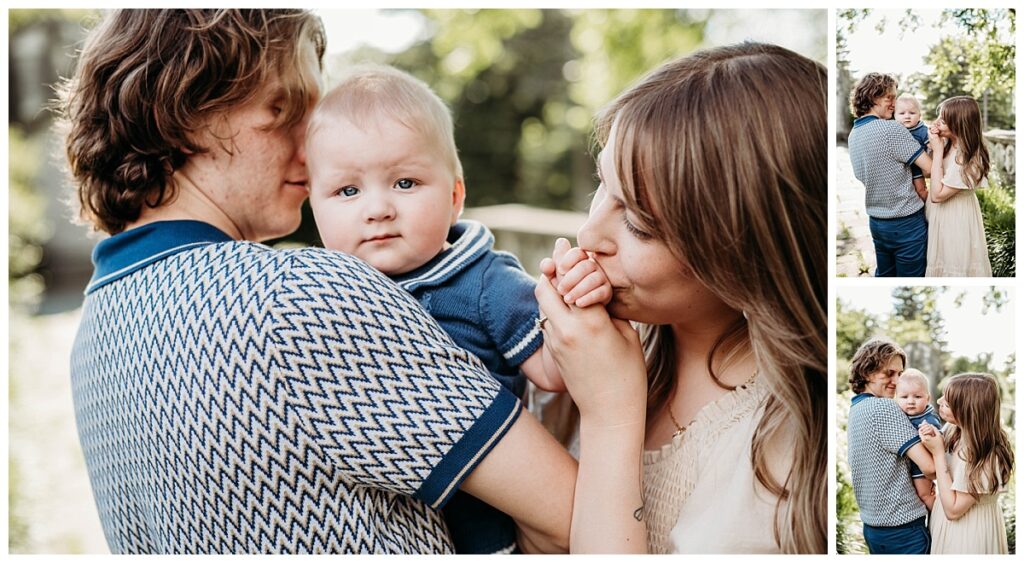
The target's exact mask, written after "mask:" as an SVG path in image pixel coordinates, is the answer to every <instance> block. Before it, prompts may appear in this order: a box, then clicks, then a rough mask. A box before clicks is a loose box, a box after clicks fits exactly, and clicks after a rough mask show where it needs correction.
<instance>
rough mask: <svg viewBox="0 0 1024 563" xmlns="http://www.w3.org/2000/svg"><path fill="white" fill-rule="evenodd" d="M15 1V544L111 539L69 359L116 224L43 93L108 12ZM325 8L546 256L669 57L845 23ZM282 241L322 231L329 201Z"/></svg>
mask: <svg viewBox="0 0 1024 563" xmlns="http://www.w3.org/2000/svg"><path fill="white" fill-rule="evenodd" d="M9 14H10V15H9V24H10V25H9V34H10V35H9V37H8V46H9V49H10V59H9V60H10V74H9V80H10V83H9V85H8V88H9V92H10V104H9V119H10V123H9V133H10V153H9V157H10V171H9V183H10V214H9V221H10V241H11V242H10V248H9V250H10V254H9V256H10V258H9V260H10V262H9V265H10V287H11V294H10V295H11V297H10V300H11V303H10V304H11V314H10V411H9V429H10V452H9V453H10V458H9V460H10V461H9V475H10V489H9V506H8V507H9V516H10V520H9V522H10V524H9V530H8V531H9V537H10V551H11V552H15V553H103V552H106V550H107V548H106V543H105V542H104V539H103V535H102V531H101V530H100V527H99V523H98V517H97V515H96V510H95V506H94V505H93V501H92V497H91V492H90V489H89V484H88V478H87V475H86V472H85V467H84V464H83V461H82V457H81V452H80V449H79V446H78V440H77V435H76V433H75V428H74V420H73V415H72V404H71V398H70V390H69V385H68V368H67V366H68V356H69V350H70V346H71V340H72V338H73V337H74V332H75V329H76V327H77V324H78V319H79V317H80V312H79V307H80V306H81V300H82V289H83V288H84V287H85V284H86V281H87V279H88V277H89V275H90V274H91V265H90V262H89V254H90V252H91V249H92V247H93V245H95V243H96V242H97V241H98V240H99V237H98V236H96V235H90V234H89V233H88V231H87V230H86V229H85V228H84V227H82V226H75V225H72V223H71V222H70V221H69V218H70V217H71V215H72V213H71V211H70V209H69V207H68V206H67V205H65V204H64V203H63V201H64V200H66V199H68V198H69V197H70V195H71V193H70V191H69V190H68V188H67V186H66V184H65V183H64V180H63V172H62V162H61V159H60V155H61V152H62V148H61V146H60V142H59V140H58V139H56V138H55V137H54V135H53V134H52V133H51V125H52V114H51V113H50V112H48V111H46V110H45V109H44V108H45V106H46V105H47V103H48V102H49V100H50V99H51V98H52V95H53V89H52V87H53V85H54V84H55V83H56V82H57V80H58V76H67V75H68V74H69V73H70V72H71V70H72V69H73V65H74V53H75V52H76V49H78V48H80V47H81V42H82V38H83V36H84V30H85V29H86V28H88V27H89V26H91V25H92V24H93V23H94V22H95V20H96V16H97V13H96V12H94V11H89V10H11V11H10V12H9ZM319 14H320V15H321V18H322V19H323V21H324V24H325V27H326V30H327V36H328V56H327V60H326V67H327V71H328V81H329V82H330V77H331V76H337V74H338V71H339V70H340V69H343V68H344V67H345V66H346V65H349V64H352V63H354V62H363V61H374V62H383V63H389V64H394V65H396V66H398V67H400V68H402V69H405V70H408V71H409V72H411V73H413V74H414V75H416V76H418V77H420V78H421V79H423V80H424V81H426V82H427V83H428V84H429V85H430V86H431V87H433V88H434V89H435V90H436V91H437V92H438V93H439V95H440V96H441V97H442V98H443V99H444V100H445V101H446V102H447V103H448V104H449V105H450V107H451V109H452V112H453V115H454V117H455V123H456V129H455V131H456V142H457V144H458V146H459V149H460V155H461V158H462V161H463V166H464V168H465V172H466V179H467V189H468V195H467V205H468V206H469V208H468V209H467V210H466V213H465V215H466V216H467V217H471V218H475V219H478V220H481V221H483V222H485V223H486V224H488V226H490V227H491V228H492V230H494V231H495V235H496V238H497V245H498V246H499V247H500V248H502V249H506V250H510V251H512V252H515V253H517V254H518V255H519V256H520V258H521V260H522V262H523V263H524V265H525V266H526V267H527V268H530V269H535V267H536V263H537V260H538V259H539V257H540V256H541V255H543V254H544V253H546V252H548V251H550V248H551V241H552V240H553V238H554V237H556V236H569V237H572V236H573V235H574V234H575V231H576V228H577V227H578V226H579V225H580V224H581V222H582V220H583V213H582V212H583V211H584V210H585V209H586V207H587V204H588V199H589V195H590V193H591V192H592V191H593V189H594V187H595V183H594V179H593V174H594V168H593V161H592V154H591V148H592V147H591V143H590V140H589V138H590V137H589V136H590V128H591V118H592V116H593V115H594V112H595V111H597V110H598V109H599V108H600V107H601V106H602V105H603V104H605V103H606V102H608V101H610V100H611V99H612V98H613V97H614V96H615V95H616V94H617V93H618V92H620V91H621V90H623V89H624V88H625V87H626V86H627V85H628V84H629V83H631V82H632V81H634V80H636V79H637V78H638V77H639V76H640V75H642V74H643V73H644V72H646V71H648V70H651V69H653V68H654V67H656V66H657V65H658V64H659V63H661V62H663V61H665V60H667V59H670V58H674V57H678V56H682V55H685V54H687V53H690V52H692V51H693V50H695V49H699V48H701V47H709V46H715V45H722V44H727V43H733V42H737V41H742V40H748V39H749V40H757V41H765V42H772V43H777V44H780V45H783V46H785V47H788V48H790V49H793V50H795V51H797V52H799V53H802V54H804V55H806V56H808V57H811V58H813V59H815V60H818V61H819V62H821V63H822V64H824V63H826V59H827V56H826V41H825V38H826V34H827V33H829V30H828V29H827V18H826V12H825V10H772V11H748V10H723V11H718V10H693V11H687V10H395V11H330V10H324V11H319ZM158 31H159V30H154V32H158ZM780 103H781V102H780ZM277 242H279V243H284V244H293V245H295V244H298V245H304V244H317V242H318V241H317V240H316V233H315V229H314V227H313V224H312V217H311V216H310V215H309V214H307V216H306V220H305V221H304V223H303V226H302V228H301V229H300V230H299V231H298V232H297V233H296V234H295V235H293V236H291V237H288V239H287V240H285V241H277Z"/></svg>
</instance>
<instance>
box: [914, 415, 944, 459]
mask: <svg viewBox="0 0 1024 563" xmlns="http://www.w3.org/2000/svg"><path fill="white" fill-rule="evenodd" d="M917 434H918V436H920V437H921V443H922V444H924V447H926V448H928V451H929V452H931V454H932V456H935V455H942V454H943V453H944V452H945V448H946V445H945V444H944V443H943V442H942V434H941V433H940V432H939V431H938V429H936V428H935V427H934V426H932V425H931V424H928V423H927V422H922V423H921V426H920V427H919V428H918V429H917Z"/></svg>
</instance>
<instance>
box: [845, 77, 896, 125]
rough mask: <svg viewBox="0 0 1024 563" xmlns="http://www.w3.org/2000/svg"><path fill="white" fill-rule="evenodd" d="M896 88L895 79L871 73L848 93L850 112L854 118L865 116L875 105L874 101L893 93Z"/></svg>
mask: <svg viewBox="0 0 1024 563" xmlns="http://www.w3.org/2000/svg"><path fill="white" fill-rule="evenodd" d="M896 87H897V84H896V79H895V78H893V77H892V76H889V75H888V74H881V73H878V72H871V73H868V74H866V75H864V78H861V79H860V80H859V81H857V84H856V86H854V87H853V92H851V93H850V111H852V112H853V116H854V117H863V116H865V115H867V113H868V112H869V111H871V108H872V107H873V106H874V105H875V100H877V99H878V98H881V97H882V96H884V95H886V94H887V93H889V92H890V91H892V92H895V91H896Z"/></svg>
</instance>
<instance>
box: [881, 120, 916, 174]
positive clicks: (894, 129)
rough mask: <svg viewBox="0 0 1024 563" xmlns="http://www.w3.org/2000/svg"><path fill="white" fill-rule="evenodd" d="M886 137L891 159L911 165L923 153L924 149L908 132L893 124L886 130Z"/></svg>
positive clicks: (904, 128)
mask: <svg viewBox="0 0 1024 563" xmlns="http://www.w3.org/2000/svg"><path fill="white" fill-rule="evenodd" d="M886 137H887V143H888V147H889V150H890V151H892V152H891V154H892V157H893V158H895V159H896V160H897V161H899V162H902V163H904V164H911V163H913V162H914V161H915V160H917V157H918V156H919V155H920V154H921V153H922V152H924V147H922V146H921V143H919V142H918V141H917V139H915V138H914V136H913V135H911V134H910V131H907V128H906V127H903V126H902V125H899V124H897V123H895V122H893V124H892V125H891V126H890V127H889V128H888V130H887V134H886Z"/></svg>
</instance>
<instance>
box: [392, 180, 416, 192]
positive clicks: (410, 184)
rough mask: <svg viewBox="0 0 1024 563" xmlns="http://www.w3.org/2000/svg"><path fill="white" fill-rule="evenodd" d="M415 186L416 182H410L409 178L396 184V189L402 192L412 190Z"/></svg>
mask: <svg viewBox="0 0 1024 563" xmlns="http://www.w3.org/2000/svg"><path fill="white" fill-rule="evenodd" d="M415 185H416V182H415V181H413V180H410V179H409V178H402V179H401V180H399V181H397V182H395V187H396V188H398V189H400V190H411V189H412V188H413V186H415Z"/></svg>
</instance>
